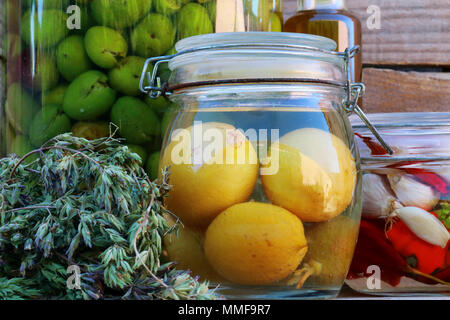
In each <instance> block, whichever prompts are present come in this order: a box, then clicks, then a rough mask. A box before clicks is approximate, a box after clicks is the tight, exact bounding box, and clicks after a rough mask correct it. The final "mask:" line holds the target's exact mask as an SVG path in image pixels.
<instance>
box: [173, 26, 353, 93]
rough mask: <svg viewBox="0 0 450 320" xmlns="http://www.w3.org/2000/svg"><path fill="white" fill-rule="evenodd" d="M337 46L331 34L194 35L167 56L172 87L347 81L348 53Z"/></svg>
mask: <svg viewBox="0 0 450 320" xmlns="http://www.w3.org/2000/svg"><path fill="white" fill-rule="evenodd" d="M335 48H336V43H335V42H334V41H333V40H332V39H328V38H325V37H320V36H314V35H308V34H300V33H279V32H228V33H212V34H205V35H199V36H193V37H189V38H186V39H183V40H180V41H179V42H177V44H176V50H177V51H178V53H177V54H175V55H173V56H168V57H167V59H166V60H165V61H167V62H168V63H169V69H170V70H171V71H173V72H172V75H171V77H170V79H169V81H168V87H176V86H179V85H181V86H184V85H185V84H192V83H194V84H198V83H200V84H207V83H209V82H211V81H219V82H223V81H229V82H230V83H235V82H236V81H240V80H242V81H244V80H245V81H244V82H259V81H258V80H261V81H262V82H264V81H265V80H268V81H269V80H270V81H274V82H289V81H297V82H303V81H306V82H308V81H317V82H325V83H327V82H328V83H332V84H336V83H337V84H339V85H342V86H346V85H347V80H348V74H347V68H346V65H347V61H348V59H346V58H347V57H348V55H349V52H347V51H346V52H336V51H334V49H335ZM357 50H358V49H356V51H355V52H357ZM285 79H287V81H284V80H285ZM254 80H255V81H254Z"/></svg>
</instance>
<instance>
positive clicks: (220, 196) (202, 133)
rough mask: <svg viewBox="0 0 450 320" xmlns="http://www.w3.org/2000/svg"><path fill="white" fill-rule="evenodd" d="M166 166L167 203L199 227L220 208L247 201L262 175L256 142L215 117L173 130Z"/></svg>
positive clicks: (220, 210)
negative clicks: (254, 143) (167, 170)
mask: <svg viewBox="0 0 450 320" xmlns="http://www.w3.org/2000/svg"><path fill="white" fill-rule="evenodd" d="M168 166H170V176H169V179H170V184H171V185H172V189H171V190H170V192H169V194H168V197H167V198H166V205H167V208H168V209H169V210H170V211H172V212H173V213H175V214H176V215H177V216H178V217H180V219H181V221H183V223H184V224H186V225H187V226H190V227H193V228H196V229H206V227H207V226H208V225H209V224H210V223H211V221H212V220H213V219H214V218H215V217H216V216H217V215H218V214H219V213H220V212H222V211H223V210H225V209H226V208H228V207H230V206H232V205H233V204H236V203H240V202H244V201H247V199H248V198H249V197H250V195H251V193H252V191H253V188H254V186H255V183H256V179H257V177H258V159H257V154H256V151H255V149H254V147H253V146H252V144H251V143H250V142H249V141H248V139H247V138H246V137H245V135H244V134H243V133H242V132H241V131H239V130H237V129H236V128H235V127H233V126H232V125H229V124H225V123H217V122H207V123H200V124H195V125H194V126H191V127H189V128H188V129H182V130H177V131H176V132H174V134H173V135H172V139H171V142H170V143H169V144H168V146H167V148H166V149H165V150H164V155H163V158H162V160H161V164H160V168H165V167H168ZM160 171H161V170H160Z"/></svg>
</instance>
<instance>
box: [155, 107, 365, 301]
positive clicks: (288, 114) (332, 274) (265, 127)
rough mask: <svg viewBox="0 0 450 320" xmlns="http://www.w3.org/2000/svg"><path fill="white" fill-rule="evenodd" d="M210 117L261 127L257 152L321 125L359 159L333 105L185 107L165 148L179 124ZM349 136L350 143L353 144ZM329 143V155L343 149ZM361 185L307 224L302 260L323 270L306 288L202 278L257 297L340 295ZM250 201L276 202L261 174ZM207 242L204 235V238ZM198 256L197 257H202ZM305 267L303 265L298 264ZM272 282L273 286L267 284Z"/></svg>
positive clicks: (246, 129) (239, 126)
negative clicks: (332, 212) (331, 211)
mask: <svg viewBox="0 0 450 320" xmlns="http://www.w3.org/2000/svg"><path fill="white" fill-rule="evenodd" d="M208 122H216V123H226V124H230V125H232V126H234V127H235V128H237V129H241V130H242V131H243V132H244V133H246V132H256V133H257V137H256V140H257V141H254V137H252V136H247V138H248V139H249V140H250V142H252V144H253V145H254V146H258V148H255V149H256V150H258V151H260V150H259V149H260V148H268V149H269V148H270V145H271V143H273V142H276V141H278V139H279V138H282V137H283V136H285V135H286V134H288V133H290V132H293V131H295V130H298V129H303V128H316V129H319V130H322V131H323V132H325V133H332V134H333V135H335V136H336V137H337V138H338V139H340V140H341V141H342V142H343V143H344V144H345V146H346V148H348V149H349V150H351V152H352V153H353V157H354V159H357V157H356V156H355V154H354V146H353V145H350V143H353V138H352V132H351V130H349V127H348V125H347V124H346V123H345V122H344V120H343V117H342V115H340V114H339V113H338V112H336V111H334V110H332V109H331V108H330V109H329V110H315V109H311V108H306V107H305V108H301V107H297V108H294V107H286V108H273V107H270V108H269V107H267V108H254V107H252V108H245V107H237V108H229V107H228V108H205V109H197V110H192V111H183V112H179V113H177V114H176V115H175V116H174V118H173V120H172V123H171V125H170V126H169V127H170V128H172V129H171V130H170V131H169V132H167V133H166V137H165V142H164V143H163V150H164V148H165V147H167V146H168V144H169V143H170V137H171V134H172V133H174V132H175V131H176V130H177V129H180V128H184V129H186V128H189V127H191V126H192V125H193V124H194V123H208ZM311 139H314V137H311ZM252 140H253V141H252ZM330 141H331V136H330ZM349 141H351V142H350V143H349ZM329 148H330V149H329V157H330V158H332V157H333V155H335V154H336V153H337V152H339V151H336V150H334V145H333V143H330V144H329ZM266 151H267V150H266ZM261 154H267V152H263V153H260V154H259V157H260V159H261ZM355 161H357V160H355ZM292 174H293V175H295V174H296V172H295V171H293V172H292ZM357 176H358V173H356V175H355V180H356V178H357ZM175 187H176V186H175ZM359 190H360V185H359V179H358V180H357V181H355V185H354V189H353V190H351V191H350V192H352V195H351V196H352V199H351V202H350V203H349V204H348V206H347V207H346V208H344V209H343V210H342V212H341V213H340V214H339V215H337V216H336V217H333V218H331V219H329V220H327V221H323V222H314V223H313V222H310V223H308V222H304V223H303V226H304V229H305V236H306V239H307V242H308V253H307V255H306V257H305V258H304V259H303V261H302V263H304V262H306V261H311V259H313V260H316V261H320V263H321V265H322V272H321V273H320V274H318V275H315V276H311V277H310V278H309V279H308V280H307V281H306V282H305V284H304V285H303V287H302V289H301V290H297V289H295V285H291V284H288V281H287V280H288V279H283V280H281V281H277V282H275V283H272V284H270V285H268V286H267V285H261V286H248V285H240V284H237V283H233V282H230V281H227V280H226V279H224V278H220V279H219V280H218V279H214V277H211V278H209V279H208V277H203V279H205V280H210V281H211V282H212V283H213V284H219V285H220V288H221V289H220V290H222V291H221V292H223V293H224V294H226V295H229V296H234V295H235V296H241V295H242V294H244V295H247V296H249V297H255V298H257V297H271V294H273V296H274V297H275V296H278V294H277V290H279V292H280V294H281V293H282V294H283V295H285V296H286V297H294V296H298V297H305V296H307V295H308V294H311V296H315V297H317V296H320V295H321V294H323V295H324V296H334V295H336V294H337V293H338V290H339V289H340V287H341V285H342V283H343V282H344V279H345V276H346V274H347V271H348V267H349V265H350V262H351V258H352V255H353V250H354V246H355V243H356V238H357V233H358V226H359V213H360V210H361V207H360V203H359V201H358V196H356V197H354V196H353V195H357V194H358V193H359ZM285 191H286V192H289V188H288V187H286V190H285ZM247 201H254V202H263V203H271V201H270V199H269V198H268V197H267V195H266V192H265V190H264V186H263V184H262V182H261V177H258V179H257V182H256V184H255V186H254V189H253V192H252V194H251V196H250V197H249V199H248V200H247ZM175 214H176V212H175ZM185 228H187V229H189V226H185ZM196 232H197V231H196ZM200 233H201V232H200ZM197 234H198V233H197ZM203 237H204V235H200V236H199V238H200V239H203ZM202 241H203V240H200V242H202ZM196 261H197V262H198V259H197V260H196ZM205 261H206V260H205ZM178 262H179V263H180V266H181V267H184V268H189V269H195V266H194V267H193V266H192V265H189V263H187V265H186V263H184V262H183V261H178ZM206 263H207V262H206ZM301 266H302V264H301V265H300V266H299V268H300V267H301ZM197 267H198V266H197ZM206 269H209V270H210V269H211V266H207V267H206ZM203 270H204V269H203ZM194 271H195V270H194ZM268 287H269V288H270V290H269V289H267V288H268Z"/></svg>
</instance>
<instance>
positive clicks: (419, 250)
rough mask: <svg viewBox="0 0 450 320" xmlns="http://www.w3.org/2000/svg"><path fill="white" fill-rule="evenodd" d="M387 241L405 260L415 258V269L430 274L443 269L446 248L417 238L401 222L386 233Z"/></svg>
mask: <svg viewBox="0 0 450 320" xmlns="http://www.w3.org/2000/svg"><path fill="white" fill-rule="evenodd" d="M387 236H388V239H389V240H390V241H391V243H392V246H393V247H394V248H395V250H396V251H397V252H399V253H400V255H401V256H402V257H404V258H405V259H406V258H408V257H413V256H414V257H415V258H416V259H417V265H416V266H413V267H414V268H415V269H418V270H419V271H421V272H423V273H426V274H432V273H433V272H434V271H436V270H439V269H442V268H444V266H445V256H446V254H447V247H448V246H447V247H445V248H441V247H440V246H436V245H433V244H430V243H428V242H426V241H424V240H422V239H420V238H419V237H417V236H416V235H415V234H414V233H413V232H412V231H411V230H410V229H409V228H408V226H407V225H406V224H405V223H404V222H403V221H401V220H400V221H397V222H396V223H395V224H394V225H393V226H392V228H391V229H390V230H389V231H388V232H387Z"/></svg>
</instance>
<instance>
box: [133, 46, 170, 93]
mask: <svg viewBox="0 0 450 320" xmlns="http://www.w3.org/2000/svg"><path fill="white" fill-rule="evenodd" d="M175 56H176V54H172V55H169V56H162V57H154V58H150V59H147V60H145V64H144V68H143V70H142V74H141V79H140V80H139V89H140V90H141V91H142V92H144V93H145V94H147V95H148V96H149V97H150V98H152V99H156V98H158V97H159V96H161V95H162V94H165V95H169V94H170V93H169V92H166V90H165V89H164V84H162V83H161V78H160V77H158V68H159V66H160V65H161V64H162V63H168V62H169V61H170V59H172V58H173V57H175ZM154 61H156V62H155V65H154V66H153V70H151V71H150V70H149V69H150V67H151V65H152V62H154ZM146 78H147V83H148V85H146V86H144V82H145V80H146Z"/></svg>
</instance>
